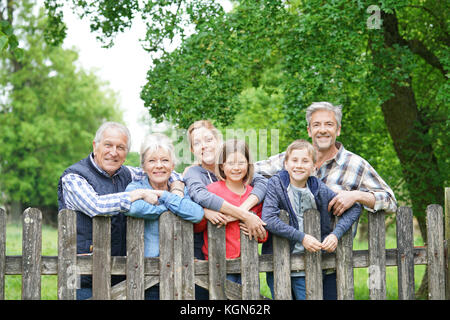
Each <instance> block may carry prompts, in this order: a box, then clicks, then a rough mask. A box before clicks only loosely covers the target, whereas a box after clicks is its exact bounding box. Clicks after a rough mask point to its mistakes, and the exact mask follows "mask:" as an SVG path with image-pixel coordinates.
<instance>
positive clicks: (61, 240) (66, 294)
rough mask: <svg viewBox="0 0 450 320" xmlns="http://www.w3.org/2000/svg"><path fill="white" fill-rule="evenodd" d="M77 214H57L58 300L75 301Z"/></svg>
mask: <svg viewBox="0 0 450 320" xmlns="http://www.w3.org/2000/svg"><path fill="white" fill-rule="evenodd" d="M76 219H77V213H76V212H75V211H72V210H66V209H64V210H61V211H60V212H59V213H58V299H59V300H75V299H76V289H77V288H78V287H79V285H80V276H79V273H78V272H77V270H78V268H77V221H76Z"/></svg>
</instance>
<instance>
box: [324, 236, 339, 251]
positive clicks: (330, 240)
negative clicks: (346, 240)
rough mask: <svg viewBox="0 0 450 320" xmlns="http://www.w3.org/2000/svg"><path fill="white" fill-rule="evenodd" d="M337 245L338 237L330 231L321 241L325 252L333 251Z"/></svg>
mask: <svg viewBox="0 0 450 320" xmlns="http://www.w3.org/2000/svg"><path fill="white" fill-rule="evenodd" d="M337 245H338V239H337V237H336V236H335V235H334V234H332V233H330V234H329V235H328V236H327V237H326V238H325V239H324V240H323V242H322V249H323V250H326V251H327V252H333V251H334V250H336V248H337Z"/></svg>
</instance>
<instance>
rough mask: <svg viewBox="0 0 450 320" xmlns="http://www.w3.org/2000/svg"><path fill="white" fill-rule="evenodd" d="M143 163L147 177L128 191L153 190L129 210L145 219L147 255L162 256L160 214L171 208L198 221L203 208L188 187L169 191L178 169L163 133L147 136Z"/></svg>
mask: <svg viewBox="0 0 450 320" xmlns="http://www.w3.org/2000/svg"><path fill="white" fill-rule="evenodd" d="M140 158H141V166H142V169H143V170H144V172H145V174H146V176H145V178H144V179H142V180H139V181H135V182H132V183H130V184H129V185H128V187H127V188H126V191H132V190H136V189H150V190H152V192H151V194H150V195H149V196H147V197H146V198H145V199H144V200H137V201H134V202H133V203H132V204H131V208H130V211H129V212H126V213H125V214H126V215H128V216H132V217H137V218H144V219H145V228H144V238H145V249H144V255H145V257H158V256H159V223H158V221H159V216H160V215H161V214H162V213H164V212H166V211H171V212H173V213H174V214H176V215H177V216H179V217H181V218H182V219H184V220H187V221H191V222H193V223H198V222H200V221H201V220H202V219H203V214H204V211H203V208H202V207H201V206H200V205H198V204H197V203H195V202H193V201H192V200H191V199H190V198H189V195H188V192H187V189H186V188H185V190H179V191H180V194H181V193H182V192H183V191H184V196H183V197H181V196H179V195H176V194H174V193H171V192H169V188H168V182H169V178H170V175H171V173H172V171H173V170H174V168H175V154H174V147H173V144H172V143H171V142H170V140H169V138H168V137H167V136H165V135H163V134H152V135H149V136H147V137H146V139H145V140H144V142H143V143H142V146H141V150H140ZM145 298H146V299H147V300H156V299H159V287H158V286H153V287H151V288H149V289H147V290H146V291H145Z"/></svg>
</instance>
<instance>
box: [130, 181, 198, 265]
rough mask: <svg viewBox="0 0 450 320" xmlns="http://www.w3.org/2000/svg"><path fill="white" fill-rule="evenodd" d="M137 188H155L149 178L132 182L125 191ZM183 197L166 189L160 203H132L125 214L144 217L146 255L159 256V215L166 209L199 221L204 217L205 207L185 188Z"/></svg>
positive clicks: (186, 218) (189, 219)
mask: <svg viewBox="0 0 450 320" xmlns="http://www.w3.org/2000/svg"><path fill="white" fill-rule="evenodd" d="M136 189H153V188H152V186H151V185H150V183H149V181H148V178H145V179H142V180H139V181H134V182H131V183H130V184H129V185H128V186H127V188H126V190H125V191H133V190H136ZM184 194H185V196H184V197H183V198H181V197H179V196H177V195H176V194H173V193H170V192H168V191H164V193H163V195H162V196H161V197H159V204H156V205H153V204H150V203H148V202H146V201H144V200H136V201H134V202H133V203H132V204H131V208H130V211H128V212H125V215H127V216H132V217H136V218H144V238H145V241H144V256H145V257H158V256H159V216H160V215H161V214H163V213H164V212H166V211H169V210H170V211H171V212H173V213H175V214H176V215H177V216H179V217H180V218H182V219H184V220H187V221H191V222H193V223H198V222H200V221H201V220H202V219H203V213H204V212H203V208H202V207H201V206H200V205H198V204H196V203H195V202H193V201H192V200H191V199H190V198H189V195H188V193H187V188H185V190H184Z"/></svg>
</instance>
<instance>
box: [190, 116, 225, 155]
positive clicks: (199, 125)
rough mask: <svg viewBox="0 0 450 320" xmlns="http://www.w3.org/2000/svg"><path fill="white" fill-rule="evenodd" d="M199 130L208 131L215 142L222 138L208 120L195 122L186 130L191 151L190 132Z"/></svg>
mask: <svg viewBox="0 0 450 320" xmlns="http://www.w3.org/2000/svg"><path fill="white" fill-rule="evenodd" d="M200 128H206V129H208V130H210V131H211V132H212V134H213V135H214V137H215V138H216V139H217V141H222V136H221V134H220V132H219V130H217V128H216V127H215V126H214V125H213V124H212V122H211V121H210V120H197V121H195V122H194V123H192V124H191V125H190V126H189V128H188V130H187V134H188V140H189V147H190V148H191V150H193V149H192V143H193V140H192V132H193V131H194V130H195V129H200Z"/></svg>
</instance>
